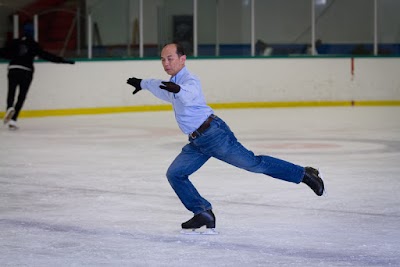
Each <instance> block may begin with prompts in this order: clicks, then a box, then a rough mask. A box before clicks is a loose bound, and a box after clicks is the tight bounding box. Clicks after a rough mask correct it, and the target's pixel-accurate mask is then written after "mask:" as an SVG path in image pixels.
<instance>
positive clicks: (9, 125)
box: [8, 120, 19, 131]
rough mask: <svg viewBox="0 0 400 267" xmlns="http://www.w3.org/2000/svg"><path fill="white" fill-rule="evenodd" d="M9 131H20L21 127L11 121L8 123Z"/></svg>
mask: <svg viewBox="0 0 400 267" xmlns="http://www.w3.org/2000/svg"><path fill="white" fill-rule="evenodd" d="M8 129H9V130H10V131H16V130H18V129H19V127H18V126H17V122H16V121H15V120H10V122H9V123H8Z"/></svg>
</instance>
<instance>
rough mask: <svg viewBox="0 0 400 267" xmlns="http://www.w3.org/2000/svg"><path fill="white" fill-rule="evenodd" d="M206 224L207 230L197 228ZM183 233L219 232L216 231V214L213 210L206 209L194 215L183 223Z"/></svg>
mask: <svg viewBox="0 0 400 267" xmlns="http://www.w3.org/2000/svg"><path fill="white" fill-rule="evenodd" d="M203 226H206V231H200V230H196V229H199V228H201V227H203ZM181 233H183V234H208V235H210V234H214V235H215V234H218V233H217V232H216V231H215V215H214V213H213V212H212V210H206V211H203V212H201V213H199V214H196V215H194V217H193V218H192V219H190V220H189V221H187V222H184V223H182V231H181Z"/></svg>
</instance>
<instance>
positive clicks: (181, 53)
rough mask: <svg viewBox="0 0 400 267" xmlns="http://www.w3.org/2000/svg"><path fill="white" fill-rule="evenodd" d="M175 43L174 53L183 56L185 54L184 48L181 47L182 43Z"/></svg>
mask: <svg viewBox="0 0 400 267" xmlns="http://www.w3.org/2000/svg"><path fill="white" fill-rule="evenodd" d="M175 45H176V53H177V54H178V56H184V55H185V49H184V48H183V45H181V44H180V43H175Z"/></svg>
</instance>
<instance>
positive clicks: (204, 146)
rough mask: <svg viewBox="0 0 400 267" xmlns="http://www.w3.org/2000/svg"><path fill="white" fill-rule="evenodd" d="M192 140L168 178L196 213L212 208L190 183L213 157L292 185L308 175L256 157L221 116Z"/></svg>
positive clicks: (297, 168) (280, 162)
mask: <svg viewBox="0 0 400 267" xmlns="http://www.w3.org/2000/svg"><path fill="white" fill-rule="evenodd" d="M189 141H190V143H189V144H187V145H185V146H184V147H183V148H182V152H181V153H180V154H179V155H178V156H177V157H176V158H175V160H174V161H173V162H172V164H171V165H170V166H169V168H168V171H167V178H168V181H169V183H170V184H171V186H172V188H173V189H174V191H175V193H176V194H177V195H178V197H179V199H180V200H181V201H182V203H183V205H184V206H185V207H186V208H187V209H188V210H190V211H192V212H193V213H194V214H198V213H201V212H203V211H205V210H208V209H211V208H212V206H211V204H210V202H208V201H207V200H206V199H204V198H203V197H202V196H201V195H200V194H199V192H198V191H197V189H196V188H195V187H194V185H193V184H192V182H191V181H190V180H189V176H190V175H191V174H192V173H194V172H195V171H197V170H198V169H199V168H200V167H201V166H203V164H204V163H206V162H207V160H208V159H209V158H210V157H214V158H217V159H219V160H222V161H224V162H226V163H229V164H231V165H233V166H236V167H238V168H241V169H245V170H247V171H250V172H255V173H263V174H266V175H269V176H271V177H274V178H277V179H281V180H285V181H288V182H293V183H300V182H301V181H302V179H303V176H304V168H303V167H301V166H298V165H295V164H293V163H290V162H287V161H284V160H281V159H277V158H273V157H270V156H264V155H260V156H255V155H254V153H253V152H252V151H250V150H248V149H247V148H245V147H244V146H243V145H242V144H240V143H239V142H238V141H237V139H236V137H235V135H234V134H233V132H232V131H231V130H230V128H229V126H228V125H227V124H226V123H225V122H224V121H223V120H222V119H221V118H219V117H215V118H214V120H213V121H212V122H211V125H210V127H209V128H208V129H207V130H206V131H205V132H204V133H202V134H200V136H198V137H197V138H196V139H192V138H191V137H189Z"/></svg>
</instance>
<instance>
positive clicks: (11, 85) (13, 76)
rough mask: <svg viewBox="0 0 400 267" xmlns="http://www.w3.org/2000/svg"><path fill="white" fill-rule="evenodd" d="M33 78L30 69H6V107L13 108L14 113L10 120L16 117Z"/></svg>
mask: <svg viewBox="0 0 400 267" xmlns="http://www.w3.org/2000/svg"><path fill="white" fill-rule="evenodd" d="M32 78H33V73H32V71H27V70H22V69H10V70H9V71H8V95H7V109H9V108H10V107H14V108H15V114H14V116H13V117H12V120H15V121H16V120H17V119H18V114H19V112H20V111H21V109H22V106H23V105H24V101H25V98H26V95H27V94H28V90H29V86H30V85H31V82H32ZM18 86H19V94H18V99H17V103H15V105H14V101H15V94H16V91H17V87H18Z"/></svg>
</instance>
